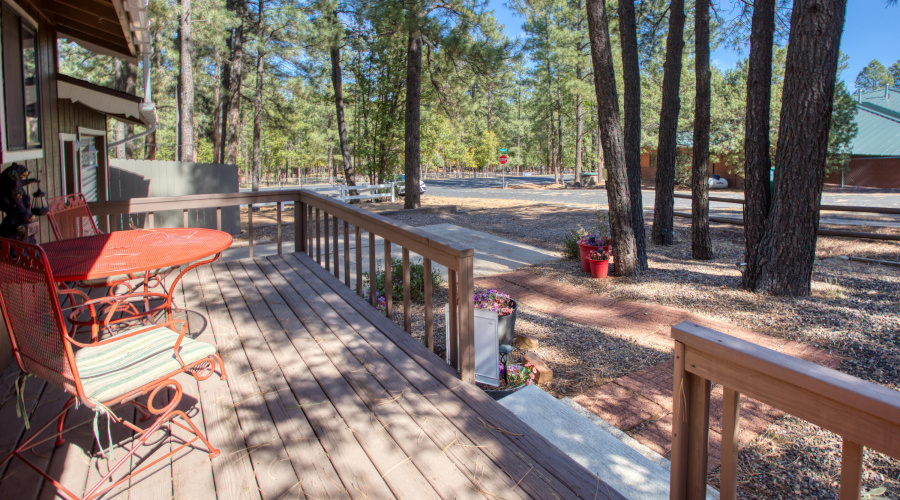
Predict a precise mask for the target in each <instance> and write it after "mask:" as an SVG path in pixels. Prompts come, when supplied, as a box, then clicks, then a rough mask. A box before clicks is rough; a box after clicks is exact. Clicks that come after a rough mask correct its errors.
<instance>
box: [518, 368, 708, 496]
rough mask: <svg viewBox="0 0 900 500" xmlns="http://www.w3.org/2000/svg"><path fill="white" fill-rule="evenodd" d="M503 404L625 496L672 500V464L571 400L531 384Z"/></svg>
mask: <svg viewBox="0 0 900 500" xmlns="http://www.w3.org/2000/svg"><path fill="white" fill-rule="evenodd" d="M500 404H502V405H503V406H505V407H506V408H508V409H509V410H511V411H512V412H513V413H515V414H516V416H518V417H519V419H521V420H522V421H523V422H525V423H526V424H528V425H529V426H530V427H532V428H533V429H534V430H536V431H537V432H538V433H539V434H541V435H542V436H544V437H545V438H546V439H547V440H548V441H550V442H551V443H553V444H554V445H556V446H557V447H558V448H559V449H560V450H562V451H563V452H565V453H566V454H567V455H569V456H570V457H572V458H573V459H574V460H575V461H576V462H578V463H580V464H581V465H583V466H584V467H585V468H586V469H588V470H589V471H591V472H592V473H594V474H596V475H597V477H599V478H600V479H602V480H603V481H604V482H605V483H606V484H608V485H609V486H610V487H612V488H615V489H616V490H617V491H618V492H619V493H621V494H623V495H624V496H625V497H627V498H631V499H635V500H652V499H659V500H665V499H668V498H669V470H670V466H669V461H668V460H666V459H665V458H663V457H662V456H660V455H659V454H657V453H655V452H654V451H652V450H650V449H649V448H647V447H646V446H644V445H642V444H640V443H638V442H637V441H635V440H634V439H633V438H631V437H629V436H628V435H626V434H625V433H623V432H622V431H620V430H619V429H616V428H615V427H613V426H612V425H611V424H609V423H607V422H605V421H604V420H603V419H601V418H600V417H598V416H596V415H594V414H592V413H590V412H589V411H587V410H585V409H584V408H582V407H581V406H580V405H579V404H578V403H576V402H574V401H572V400H571V399H568V398H566V399H563V400H559V399H556V398H554V397H553V396H551V395H550V394H547V393H546V392H544V391H543V390H542V389H541V388H539V387H537V386H536V385H529V386H527V387H525V388H523V389H521V390H519V391H517V392H515V393H513V394H511V395H509V396H507V397H505V398H503V399H501V400H500ZM708 490H709V493H708V494H707V498H708V499H710V500H718V498H719V494H718V491H715V490H714V489H713V488H711V487H710V488H708Z"/></svg>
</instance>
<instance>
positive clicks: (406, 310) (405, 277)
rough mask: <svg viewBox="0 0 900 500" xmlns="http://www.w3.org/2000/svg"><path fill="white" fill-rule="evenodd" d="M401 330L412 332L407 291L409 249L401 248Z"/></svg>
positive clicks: (408, 293) (408, 290) (409, 301)
mask: <svg viewBox="0 0 900 500" xmlns="http://www.w3.org/2000/svg"><path fill="white" fill-rule="evenodd" d="M402 272H403V328H404V329H405V330H406V333H410V332H412V311H411V310H410V306H411V302H412V300H411V297H410V295H411V294H410V289H409V249H407V248H406V247H403V271H402Z"/></svg>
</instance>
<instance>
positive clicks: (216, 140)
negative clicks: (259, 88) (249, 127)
mask: <svg viewBox="0 0 900 500" xmlns="http://www.w3.org/2000/svg"><path fill="white" fill-rule="evenodd" d="M214 57H215V60H216V66H215V74H214V75H213V82H215V84H214V85H213V124H212V133H213V163H222V152H221V144H222V84H221V78H222V75H221V73H222V62H221V59H220V57H219V50H218V49H216V52H215V55H214Z"/></svg>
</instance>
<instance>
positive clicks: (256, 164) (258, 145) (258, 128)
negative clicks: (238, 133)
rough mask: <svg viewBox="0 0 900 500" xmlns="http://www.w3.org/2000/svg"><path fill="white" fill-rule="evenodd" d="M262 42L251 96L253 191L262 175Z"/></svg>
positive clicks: (257, 188)
mask: <svg viewBox="0 0 900 500" xmlns="http://www.w3.org/2000/svg"><path fill="white" fill-rule="evenodd" d="M259 9H260V18H262V9H263V2H262V0H260V2H259ZM263 45H264V44H262V43H260V44H259V48H258V49H257V52H256V95H255V96H254V98H253V185H252V189H253V191H259V178H260V175H262V103H263V84H264V83H265V80H266V75H265V59H266V52H265V50H263Z"/></svg>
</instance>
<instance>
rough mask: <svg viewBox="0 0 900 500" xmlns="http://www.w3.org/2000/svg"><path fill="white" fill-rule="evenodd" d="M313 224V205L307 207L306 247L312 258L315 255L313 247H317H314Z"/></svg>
mask: <svg viewBox="0 0 900 500" xmlns="http://www.w3.org/2000/svg"><path fill="white" fill-rule="evenodd" d="M312 223H313V207H312V205H309V204H307V205H306V238H307V243H306V247H307V248H308V249H309V250H308V252H309V256H310V257H312V255H313V247H314V246H315V245H313V228H312Z"/></svg>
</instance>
